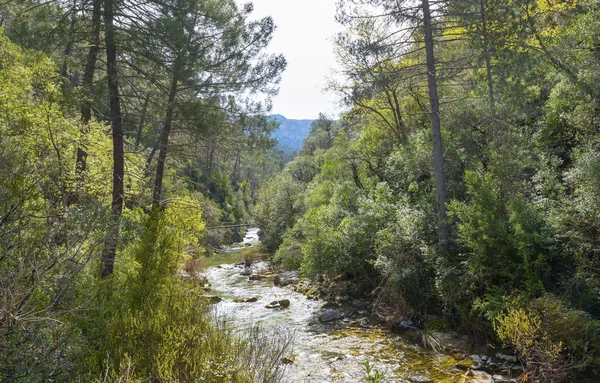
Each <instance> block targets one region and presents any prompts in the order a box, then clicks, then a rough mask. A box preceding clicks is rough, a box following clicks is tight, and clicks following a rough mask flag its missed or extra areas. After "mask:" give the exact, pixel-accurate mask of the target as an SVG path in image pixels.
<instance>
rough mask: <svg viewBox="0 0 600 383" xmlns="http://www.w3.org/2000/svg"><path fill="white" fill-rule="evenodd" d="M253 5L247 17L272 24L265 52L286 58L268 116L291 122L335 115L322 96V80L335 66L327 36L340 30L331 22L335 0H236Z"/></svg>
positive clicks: (332, 100)
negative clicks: (276, 116) (271, 19)
mask: <svg viewBox="0 0 600 383" xmlns="http://www.w3.org/2000/svg"><path fill="white" fill-rule="evenodd" d="M237 1H238V3H239V4H245V3H248V2H252V3H253V4H254V12H253V13H252V16H251V17H252V18H253V19H255V18H256V19H260V18H262V17H265V16H272V17H273V20H274V21H275V25H277V29H276V30H275V33H274V37H273V40H272V41H271V44H269V48H268V51H269V52H272V53H282V54H283V55H284V56H285V58H286V59H287V63H288V66H287V70H286V71H285V72H284V73H283V76H282V80H281V83H280V90H279V94H278V95H277V96H275V97H274V99H273V111H272V112H273V113H274V114H282V115H284V116H285V117H287V118H292V119H316V118H317V117H318V115H319V112H325V113H328V114H329V115H331V117H335V118H337V117H338V114H339V107H338V106H337V104H336V97H335V96H334V95H333V94H332V93H325V92H324V88H325V86H326V83H327V77H328V76H330V75H331V74H332V71H333V70H334V69H335V68H336V66H337V64H336V61H335V58H334V54H333V37H334V35H335V34H336V33H337V32H339V31H341V26H340V25H339V24H337V23H336V22H335V0H252V1H251V0H237Z"/></svg>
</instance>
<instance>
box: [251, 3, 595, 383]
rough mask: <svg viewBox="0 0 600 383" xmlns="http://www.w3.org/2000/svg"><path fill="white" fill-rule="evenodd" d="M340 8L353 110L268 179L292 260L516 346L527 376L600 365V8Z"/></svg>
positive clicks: (390, 309)
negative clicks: (273, 176) (280, 171)
mask: <svg viewBox="0 0 600 383" xmlns="http://www.w3.org/2000/svg"><path fill="white" fill-rule="evenodd" d="M338 20H339V21H340V22H341V23H342V24H343V25H344V26H345V27H346V31H345V32H344V33H342V34H340V35H339V36H338V38H337V40H336V44H337V53H338V57H339V60H340V62H341V63H342V65H343V72H344V75H345V80H344V81H342V82H340V83H337V84H335V85H334V87H335V88H336V89H337V91H338V92H339V93H340V95H341V96H342V97H343V99H344V100H345V102H346V103H347V105H348V109H347V111H346V113H345V114H344V115H343V116H342V118H341V121H340V122H339V123H336V122H334V121H332V120H330V119H327V118H325V117H322V118H320V119H319V120H317V121H315V122H314V123H313V124H312V127H311V134H310V136H309V137H308V138H306V139H305V140H304V143H303V146H302V149H301V150H300V155H299V156H298V157H296V158H295V159H294V161H293V162H291V163H289V164H287V166H286V167H285V169H284V170H283V172H282V173H281V174H279V175H278V176H277V177H276V178H274V179H271V180H269V181H267V182H266V183H265V184H264V185H263V186H262V188H261V190H260V195H259V200H258V203H257V206H256V209H255V215H256V217H257V221H258V222H259V224H260V226H261V230H262V232H261V236H262V239H263V241H264V243H265V245H266V246H268V247H269V248H270V249H271V250H272V251H273V252H274V253H275V259H276V260H277V261H278V262H280V263H281V264H282V265H283V266H284V267H286V268H288V269H299V270H300V271H301V273H302V274H304V275H305V276H307V277H312V278H316V277H317V276H321V277H323V276H324V277H325V278H332V279H334V280H338V281H340V280H341V281H343V280H346V281H349V283H348V286H350V287H351V289H350V291H349V293H353V294H357V295H360V294H365V295H370V296H371V297H372V298H373V299H374V300H375V302H376V303H377V308H376V313H377V314H379V315H380V316H381V317H382V318H383V319H385V320H386V321H388V323H390V324H391V325H395V324H399V323H400V322H401V321H402V320H404V319H405V318H411V319H413V321H416V322H417V323H420V324H421V326H423V327H424V328H425V329H426V330H427V329H435V328H439V327H442V328H444V327H446V328H454V329H457V330H458V331H461V332H463V333H465V334H467V335H469V336H470V339H471V341H472V342H474V343H480V344H493V345H496V346H511V347H513V348H514V349H515V350H516V351H517V352H518V355H519V357H520V359H521V360H522V362H523V363H524V364H525V365H526V370H525V374H524V375H523V380H524V381H528V382H560V381H564V380H577V379H578V378H575V376H576V375H577V373H578V372H579V371H586V372H587V373H588V374H591V375H592V376H594V374H597V371H598V368H599V367H600V332H599V331H600V242H599V239H600V183H599V180H600V134H599V132H600V130H599V128H600V118H599V117H600V114H599V113H600V97H599V95H600V88H599V87H598V84H600V77H599V76H600V55H599V54H598V53H599V52H600V50H599V47H600V45H599V42H600V7H599V5H598V3H597V2H596V1H588V0H576V1H564V2H562V1H561V2H554V1H548V0H525V1H516V2H502V1H493V0H488V1H481V2H479V1H478V2H472V1H460V0H459V1H443V2H441V3H440V2H437V3H435V4H433V2H432V4H429V1H427V0H424V1H422V2H421V1H419V2H411V1H368V0H363V1H360V0H357V1H342V2H340V4H339V9H338ZM595 376H596V377H597V375H595Z"/></svg>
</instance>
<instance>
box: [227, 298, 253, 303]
mask: <svg viewBox="0 0 600 383" xmlns="http://www.w3.org/2000/svg"><path fill="white" fill-rule="evenodd" d="M233 301H234V302H235V303H252V302H256V301H258V297H251V298H234V299H233Z"/></svg>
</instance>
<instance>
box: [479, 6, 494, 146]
mask: <svg viewBox="0 0 600 383" xmlns="http://www.w3.org/2000/svg"><path fill="white" fill-rule="evenodd" d="M485 2H486V0H479V7H480V11H481V31H482V35H483V57H484V59H485V70H486V75H487V85H488V93H489V102H490V112H491V113H492V120H494V121H495V120H496V100H495V97H494V82H493V80H492V65H491V63H490V51H489V37H488V32H487V19H486V15H485ZM496 133H497V132H494V135H496Z"/></svg>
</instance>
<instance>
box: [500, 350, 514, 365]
mask: <svg viewBox="0 0 600 383" xmlns="http://www.w3.org/2000/svg"><path fill="white" fill-rule="evenodd" d="M496 358H498V359H501V360H505V361H507V362H513V363H516V362H517V357H516V356H515V355H508V354H503V353H501V352H498V353H496Z"/></svg>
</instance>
